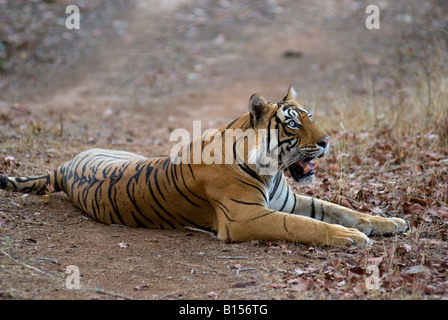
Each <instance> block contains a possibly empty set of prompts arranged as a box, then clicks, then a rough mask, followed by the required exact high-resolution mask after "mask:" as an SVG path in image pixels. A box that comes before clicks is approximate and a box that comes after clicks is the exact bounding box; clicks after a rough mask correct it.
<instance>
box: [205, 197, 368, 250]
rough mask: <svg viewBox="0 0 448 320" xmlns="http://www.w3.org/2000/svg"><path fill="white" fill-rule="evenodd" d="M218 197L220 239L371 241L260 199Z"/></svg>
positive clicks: (317, 242) (338, 243)
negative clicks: (268, 205) (221, 198)
mask: <svg viewBox="0 0 448 320" xmlns="http://www.w3.org/2000/svg"><path fill="white" fill-rule="evenodd" d="M213 201H215V203H214V207H215V214H216V218H217V219H216V225H215V230H216V231H217V233H218V234H217V236H218V238H219V239H220V240H224V241H229V240H230V241H235V242H244V241H249V240H285V241H289V242H295V243H301V244H307V245H327V246H336V247H345V246H349V245H356V246H358V247H361V248H364V247H368V246H370V245H371V244H372V242H371V241H370V239H369V238H368V237H367V236H366V235H365V234H364V233H362V232H360V231H359V230H357V229H353V228H346V227H343V226H340V225H336V224H329V223H326V222H322V221H318V220H316V219H312V218H310V217H304V216H299V215H294V214H289V213H285V212H279V211H275V210H270V209H269V208H265V207H264V206H262V205H261V204H258V203H249V202H247V203H246V204H242V203H241V202H240V203H235V202H233V203H232V200H230V201H225V200H223V201H222V202H221V201H217V200H213Z"/></svg>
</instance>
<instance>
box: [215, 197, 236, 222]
mask: <svg viewBox="0 0 448 320" xmlns="http://www.w3.org/2000/svg"><path fill="white" fill-rule="evenodd" d="M212 200H213V201H215V202H216V203H217V204H218V208H219V209H220V210H221V211H222V213H224V216H225V217H226V218H227V220H229V221H232V222H233V221H235V220H233V219H230V218H229V216H228V215H227V213H230V211H229V209H227V207H226V206H225V205H224V204H222V203H221V202H220V201H218V200H216V199H213V198H212ZM226 211H227V213H226Z"/></svg>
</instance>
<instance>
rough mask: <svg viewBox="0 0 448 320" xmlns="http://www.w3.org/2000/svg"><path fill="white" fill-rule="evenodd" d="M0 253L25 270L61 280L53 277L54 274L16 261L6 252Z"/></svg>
mask: <svg viewBox="0 0 448 320" xmlns="http://www.w3.org/2000/svg"><path fill="white" fill-rule="evenodd" d="M0 252H1V253H2V254H4V255H5V256H7V257H8V258H10V259H12V260H14V261H15V262H17V263H20V264H21V265H22V266H24V267H26V268H28V269H31V270H34V271H37V272H39V273H41V274H44V275H46V276H49V277H52V278H55V279H59V280H62V279H61V278H59V277H58V276H55V275H54V274H51V273H49V272H46V271H43V270H40V269H38V268H36V267H33V266H30V265H29V264H26V263H24V262H22V261H20V260H18V259H16V258H14V257H13V256H11V255H10V254H9V253H7V252H5V251H0Z"/></svg>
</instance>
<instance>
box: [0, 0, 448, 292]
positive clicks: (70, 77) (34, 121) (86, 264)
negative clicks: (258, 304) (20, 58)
mask: <svg viewBox="0 0 448 320" xmlns="http://www.w3.org/2000/svg"><path fill="white" fill-rule="evenodd" d="M56 3H59V5H61V6H64V8H65V5H66V4H65V3H64V4H63V1H61V2H56ZM111 6H113V4H111ZM365 7H366V6H365V5H364V4H363V2H355V1H340V2H339V1H338V5H337V6H336V4H333V2H332V1H317V2H316V1H308V0H306V1H292V0H284V1H281V0H279V1H236V2H232V1H226V0H223V1H207V0H193V1H182V0H169V1H163V2H162V1H153V0H148V1H144V0H140V1H133V2H132V3H131V4H126V5H123V4H121V5H120V6H117V9H116V10H115V11H114V9H113V8H109V10H110V11H111V12H110V13H108V14H109V16H108V17H110V18H109V19H108V20H107V21H104V22H103V23H104V24H103V25H101V24H100V25H95V27H91V25H89V23H90V22H89V21H87V20H86V25H83V20H82V16H83V11H82V10H83V7H81V31H80V32H84V33H83V34H80V35H79V37H77V36H73V35H71V33H75V32H78V30H71V31H69V30H66V29H65V28H62V29H63V30H62V31H55V33H56V35H59V36H61V37H63V38H64V39H67V38H69V39H73V41H75V42H76V41H77V42H79V46H78V45H77V44H76V43H75V44H72V46H71V47H70V48H69V49H67V50H69V51H68V52H64V51H63V52H62V53H61V55H64V56H65V57H67V59H66V60H64V61H66V62H65V63H64V64H63V65H61V66H60V67H57V68H55V67H54V66H52V65H51V63H48V64H47V65H44V66H42V67H41V68H39V70H36V72H35V74H33V75H32V76H23V74H22V79H23V78H24V79H25V80H24V83H23V85H21V86H19V87H14V86H13V85H11V86H10V87H7V86H6V87H5V88H4V90H2V96H1V97H0V100H1V101H0V111H1V121H2V122H1V130H2V132H1V133H0V139H1V140H0V142H1V144H0V155H2V156H3V159H4V161H5V163H7V166H6V165H5V166H4V168H7V169H8V170H9V172H7V173H8V174H11V175H13V174H21V175H22V174H23V175H25V174H39V173H41V172H43V171H45V170H50V169H53V168H54V167H56V166H58V165H59V164H61V163H63V162H64V161H66V160H69V159H70V158H72V157H73V156H74V155H75V154H77V153H78V152H80V151H83V150H85V149H88V148H93V147H102V148H111V149H122V150H127V151H131V152H136V153H139V154H143V155H146V156H155V155H168V154H169V151H170V147H171V146H172V145H173V142H170V139H169V138H170V132H171V131H172V130H173V129H176V128H185V129H187V130H190V131H191V130H192V125H193V123H192V122H193V121H201V125H202V130H205V129H207V128H217V127H219V126H220V125H221V124H224V123H226V122H228V121H230V120H232V119H234V118H235V117H237V116H239V115H240V114H242V113H244V112H246V110H247V103H248V99H249V97H250V96H251V95H252V94H253V93H255V92H261V93H262V94H263V95H264V96H265V97H266V98H267V99H268V100H276V99H280V98H282V97H283V95H284V94H285V92H286V90H287V88H288V86H289V85H290V84H292V85H294V87H295V88H296V90H297V91H298V92H299V94H300V95H301V99H303V100H304V101H308V102H310V103H311V105H313V106H314V105H315V104H316V101H317V102H319V101H325V99H331V98H332V97H335V96H338V95H339V92H340V88H341V84H343V86H344V87H345V88H346V89H347V90H348V93H347V94H352V95H356V94H361V95H362V94H365V93H364V92H361V91H359V90H357V87H358V85H359V83H358V82H357V81H349V80H350V77H353V74H354V73H355V74H356V67H354V63H355V62H356V61H358V62H359V60H360V59H361V60H362V61H364V62H365V63H367V64H369V63H370V64H371V65H373V66H376V67H378V68H377V69H380V67H381V65H380V64H381V63H378V61H381V60H378V59H380V58H381V57H384V56H385V55H387V54H388V53H389V52H390V50H389V49H390V48H389V47H387V46H386V45H385V44H384V43H383V41H385V39H386V38H387V39H391V37H393V36H394V35H396V33H397V29H393V28H391V27H388V24H387V22H388V21H390V22H391V23H392V21H395V20H394V18H395V16H394V15H392V14H390V15H388V11H387V10H386V13H385V14H384V17H383V18H382V19H383V20H382V21H384V23H383V24H384V26H382V30H381V32H382V33H375V31H370V30H367V29H366V28H365V25H364V22H365V19H366V17H367V15H366V14H365ZM87 10H91V11H95V10H96V8H87ZM60 12H63V11H62V10H61V11H60ZM62 14H63V15H62V17H63V18H65V17H66V15H65V14H64V13H62ZM89 28H90V29H89ZM58 32H59V34H58ZM96 36H98V37H97V40H96V41H93V43H90V42H89V44H88V45H86V47H88V49H89V50H88V53H86V54H85V55H81V56H80V55H78V54H77V55H76V57H75V55H71V54H70V52H71V51H77V50H82V48H83V47H82V46H81V44H82V43H83V41H87V40H86V39H89V41H90V40H92V39H93V40H95V37H96ZM70 37H73V38H70ZM90 38H92V39H90ZM372 43H373V44H372ZM79 48H81V49H79ZM70 50H71V51H70ZM70 57H72V58H73V61H72V60H70ZM75 58H76V59H75ZM354 69H355V70H354ZM14 79H15V78H14V77H11V78H9V79H8V78H3V80H4V81H10V82H11V83H13V82H14V81H15V80H14ZM347 79H349V80H347ZM322 97H323V98H322ZM331 112H332V110H330V109H328V108H327V107H326V106H325V104H324V103H320V104H319V108H318V110H316V111H315V113H314V114H315V115H314V116H315V118H316V119H317V121H319V117H321V118H323V117H331ZM8 157H9V158H8ZM8 159H9V160H8ZM5 170H6V169H5ZM296 187H297V188H299V187H298V186H296ZM373 241H374V246H373V247H372V248H370V249H366V250H360V249H356V248H348V249H346V250H342V249H332V248H320V247H309V246H303V245H295V244H287V243H283V242H281V241H279V242H259V241H256V242H249V243H242V244H228V243H222V242H220V241H218V240H216V239H214V238H213V237H212V236H211V235H209V234H206V233H202V232H198V231H195V230H176V231H173V230H152V229H151V230H148V229H138V228H129V227H122V226H107V225H102V224H100V223H97V222H95V221H93V220H91V219H90V218H87V217H86V216H85V215H83V214H82V213H81V212H80V210H78V209H76V208H75V207H74V206H73V205H72V204H71V203H70V201H69V200H68V198H67V197H66V196H65V195H64V194H51V195H50V197H49V198H48V199H43V198H42V197H39V196H34V195H19V194H11V193H7V192H2V193H0V250H1V251H0V253H1V254H0V298H3V299H402V298H418V299H421V298H434V299H441V298H442V299H443V298H446V297H447V296H448V294H447V288H448V286H447V278H446V276H447V275H446V272H445V271H444V270H445V269H446V267H447V266H448V264H447V260H446V258H440V260H437V261H436V262H433V264H436V263H438V266H439V267H440V268H439V270H440V272H439V273H437V274H435V275H434V274H432V275H429V274H428V273H427V267H425V265H424V264H423V265H422V267H421V268H420V267H416V266H418V265H420V262H421V261H423V260H424V257H422V253H418V252H415V250H416V249H415V248H417V246H416V245H414V243H413V242H412V236H410V235H409V234H408V235H399V236H397V237H391V238H381V237H374V238H373ZM409 243H411V244H410V245H407V244H409ZM424 248H426V250H429V249H430V248H436V249H434V250H437V256H438V257H444V256H446V254H447V251H448V248H447V243H446V241H442V240H440V239H436V240H434V239H429V240H428V241H427V242H425V244H424ZM391 252H392V254H396V255H398V254H403V253H409V254H413V255H414V256H413V257H411V258H409V259H414V260H415V261H414V260H413V261H414V262H415V265H414V267H415V268H414V269H412V270H408V271H409V272H407V273H406V274H407V276H408V279H407V280H406V281H407V282H406V281H405V280H398V279H395V280H391V279H386V280H385V282H384V283H383V284H384V286H383V287H382V288H381V289H378V290H369V289H368V288H366V281H367V280H368V274H367V273H366V271H365V269H366V265H367V261H368V260H369V259H375V258H376V259H377V262H378V264H379V263H380V260H378V259H380V258H381V259H382V260H384V261H383V262H385V261H386V260H387V259H388V258H387V257H388V256H389V257H390V254H391ZM379 257H380V258H379ZM391 263H392V262H391ZM68 266H76V267H77V268H78V270H79V272H80V282H79V284H80V288H78V289H70V284H71V283H70V279H71V278H70V276H72V275H73V274H72V273H67V272H66V271H67V267H68ZM383 267H384V263H383ZM395 267H396V268H399V267H400V266H399V265H398V266H395ZM405 267H406V268H407V267H408V266H407V265H406V266H403V268H405ZM403 268H402V269H403ZM419 268H420V269H419ZM402 269H400V270H402ZM434 277H436V278H437V281H438V284H436V285H431V286H427V285H426V284H425V283H427V280H428V279H434ZM411 278H412V279H411ZM67 279H68V281H69V285H68V286H67ZM387 281H388V282H387ZM394 281H395V282H394ZM392 282H394V283H399V285H392ZM330 283H331V284H330ZM409 283H411V284H415V285H414V286H410V285H409ZM417 284H418V285H417ZM424 284H425V285H424Z"/></svg>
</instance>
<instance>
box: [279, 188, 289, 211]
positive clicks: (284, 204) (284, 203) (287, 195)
mask: <svg viewBox="0 0 448 320" xmlns="http://www.w3.org/2000/svg"><path fill="white" fill-rule="evenodd" d="M289 192H290V190H289V188H288V193H287V194H286V198H285V202H283V205H282V207H281V208H280V210H279V211H283V209H284V208H285V206H286V203H287V202H288V199H289Z"/></svg>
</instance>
